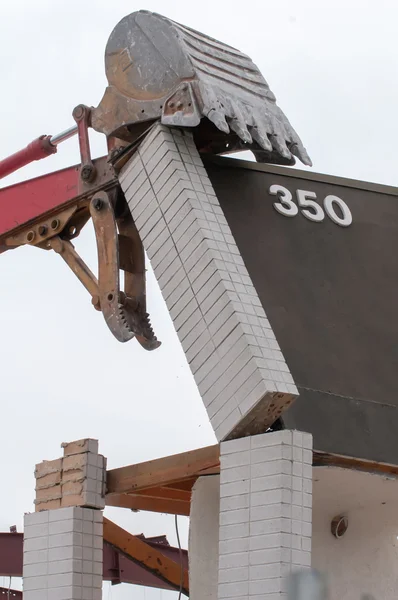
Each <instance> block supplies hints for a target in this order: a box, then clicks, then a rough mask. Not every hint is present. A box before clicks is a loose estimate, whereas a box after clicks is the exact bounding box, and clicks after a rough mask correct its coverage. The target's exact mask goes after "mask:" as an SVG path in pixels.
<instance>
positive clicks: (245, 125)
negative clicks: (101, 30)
mask: <svg viewBox="0 0 398 600" xmlns="http://www.w3.org/2000/svg"><path fill="white" fill-rule="evenodd" d="M105 68H106V74H107V78H108V87H107V88H106V91H105V93H104V96H103V98H102V100H101V102H100V104H99V105H98V107H97V108H89V107H87V106H84V105H78V106H76V108H75V109H74V110H73V118H74V120H75V125H74V126H73V127H71V128H70V129H68V130H67V131H65V132H62V133H60V134H59V135H55V136H48V135H44V136H41V137H39V138H38V139H36V140H34V141H33V142H32V143H31V144H29V145H28V146H27V147H26V148H24V149H23V150H21V151H19V152H17V153H15V154H13V155H11V156H9V157H8V158H6V159H4V160H2V161H0V179H1V178H2V177H5V176H6V175H9V174H10V173H12V172H13V171H15V170H17V169H19V168H21V167H23V166H24V165H26V164H28V163H30V162H33V161H35V160H39V159H41V158H45V157H46V156H49V155H51V154H53V153H55V152H56V151H57V146H58V145H59V144H60V143H61V142H62V141H64V140H66V139H68V138H69V137H71V136H73V135H75V134H77V135H78V140H79V148H80V160H81V162H80V165H77V166H73V167H69V168H67V169H63V170H61V171H57V172H55V173H50V174H48V175H45V176H42V177H38V178H35V179H31V180H29V181H24V182H22V183H18V184H16V185H12V186H9V187H5V188H2V189H0V253H1V252H5V251H7V250H10V249H13V248H17V247H18V246H22V245H31V246H36V247H38V248H41V249H43V250H53V251H55V252H57V253H58V254H59V255H60V256H61V257H62V258H63V260H64V261H65V262H66V264H67V265H68V266H69V267H70V268H71V269H72V271H73V272H74V273H75V275H76V276H77V277H78V278H79V280H80V281H81V282H82V284H83V285H84V287H85V288H86V289H87V291H88V292H89V294H90V295H91V299H92V303H93V306H94V307H95V308H96V309H97V310H100V311H102V313H103V316H104V318H105V321H106V323H107V325H108V327H109V329H110V330H111V331H112V333H113V335H114V336H115V337H116V338H117V339H118V340H119V341H121V342H126V341H128V340H130V339H131V338H133V337H136V338H137V340H138V341H139V342H140V344H141V345H142V346H143V347H144V348H145V349H147V350H152V349H154V348H157V347H158V346H159V345H160V342H159V341H158V340H157V338H156V336H155V335H154V333H153V331H152V328H151V324H150V321H149V317H148V314H147V312H146V291H145V253H144V248H143V246H142V242H141V239H140V236H139V233H138V231H137V228H136V226H135V224H134V221H133V218H132V216H131V213H130V210H129V207H128V204H127V202H126V199H125V197H124V194H123V192H122V190H121V187H120V185H119V181H118V173H119V171H120V169H121V168H122V167H123V165H124V164H126V162H127V161H129V160H130V158H131V156H132V155H133V154H134V152H135V151H136V149H137V147H138V145H139V143H140V141H141V139H142V138H143V137H144V136H145V135H146V134H147V133H148V131H149V130H150V129H151V128H152V126H153V124H154V123H156V122H158V121H160V122H161V123H163V124H165V125H170V126H174V127H185V128H191V129H192V131H193V136H194V140H195V143H196V146H197V148H198V150H199V152H201V153H213V154H227V153H231V152H237V151H239V150H251V151H252V152H253V154H254V156H255V158H256V160H258V161H261V162H271V163H277V164H285V165H292V164H294V163H295V157H298V158H299V159H300V160H301V161H302V162H303V163H305V164H307V165H310V164H311V161H310V158H309V156H308V154H307V152H306V150H305V148H304V147H303V145H302V143H301V140H300V138H299V137H298V135H297V134H296V132H295V131H294V129H293V128H292V126H291V125H290V123H289V121H288V119H287V118H286V116H285V115H284V113H283V112H282V111H281V109H280V108H279V107H278V106H277V104H276V100H275V96H274V94H273V93H272V91H271V90H270V88H269V86H268V84H267V82H266V81H265V79H264V78H263V76H262V75H261V73H260V71H259V70H258V68H257V67H256V65H255V64H254V63H253V62H252V61H251V59H250V58H249V57H248V56H246V55H245V54H242V53H241V52H240V51H239V50H236V49H235V48H231V47H230V46H227V45H225V44H223V43H222V42H219V41H217V40H214V39H213V38H209V37H208V36H205V35H203V34H201V33H199V32H197V31H194V30H192V29H189V28H187V27H184V26H183V25H179V24H177V23H175V22H173V21H171V20H169V19H166V18H165V17H162V16H160V15H157V14H153V13H150V12H148V11H139V12H136V13H133V14H131V15H129V16H127V17H125V18H124V19H122V21H120V23H119V24H118V25H117V26H116V27H115V29H114V30H113V32H112V34H111V36H110V38H109V41H108V44H107V47H106V51H105ZM90 127H92V128H93V129H95V130H96V131H98V132H101V133H102V134H104V135H105V136H106V139H107V145H108V155H107V156H106V157H102V158H98V159H96V160H92V158H91V152H90V143H89V128H90ZM90 218H91V219H92V222H93V225H94V231H95V236H96V241H97V249H98V271H99V272H98V277H96V276H95V275H94V274H93V273H92V272H91V271H90V269H89V268H88V266H87V265H86V264H85V262H84V261H83V260H82V258H81V257H80V256H79V254H78V253H77V252H76V250H75V248H74V245H73V240H74V239H75V238H76V237H77V236H78V235H79V233H80V231H81V229H82V228H83V227H84V225H85V224H86V223H87V221H88V220H89V219H90ZM120 272H123V274H124V285H121V281H120Z"/></svg>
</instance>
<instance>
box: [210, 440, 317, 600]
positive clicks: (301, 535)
mask: <svg viewBox="0 0 398 600" xmlns="http://www.w3.org/2000/svg"><path fill="white" fill-rule="evenodd" d="M220 481H221V485H220V542H219V586H218V598H219V600H224V599H229V598H231V599H235V600H249V599H250V600H276V599H278V600H284V599H285V598H286V579H285V578H286V576H287V575H288V574H289V573H290V572H291V571H294V570H295V569H298V568H308V567H310V565H311V514H312V436H311V435H310V434H307V433H300V432H297V431H277V432H274V433H266V434H261V435H256V436H251V437H246V438H240V439H237V440H232V441H227V442H222V443H221V474H220Z"/></svg>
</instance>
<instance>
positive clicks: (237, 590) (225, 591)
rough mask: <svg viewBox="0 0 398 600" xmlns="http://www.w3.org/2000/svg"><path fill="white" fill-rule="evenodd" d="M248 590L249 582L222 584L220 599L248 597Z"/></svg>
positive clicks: (220, 585) (219, 592)
mask: <svg viewBox="0 0 398 600" xmlns="http://www.w3.org/2000/svg"><path fill="white" fill-rule="evenodd" d="M248 590H249V582H248V581H240V582H238V583H221V584H219V586H218V598H219V600H221V599H224V598H238V597H239V596H243V595H247V594H248Z"/></svg>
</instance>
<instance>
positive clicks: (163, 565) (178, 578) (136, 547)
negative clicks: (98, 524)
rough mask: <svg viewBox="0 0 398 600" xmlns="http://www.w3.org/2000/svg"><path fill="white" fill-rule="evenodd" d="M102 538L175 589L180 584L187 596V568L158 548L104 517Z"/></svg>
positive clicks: (177, 588) (178, 587)
mask: <svg viewBox="0 0 398 600" xmlns="http://www.w3.org/2000/svg"><path fill="white" fill-rule="evenodd" d="M104 540H105V541H106V542H108V544H111V545H112V546H114V548H116V549H117V550H119V551H120V552H122V553H123V554H125V555H126V556H127V557H128V558H130V559H131V560H133V561H135V562H137V563H138V564H139V565H140V566H142V567H144V568H145V569H147V570H148V571H150V572H151V573H154V574H155V575H156V576H157V577H159V578H161V579H163V581H166V582H167V583H168V584H169V585H170V586H172V587H173V588H174V589H175V590H176V591H178V590H179V589H180V586H181V584H182V592H183V594H185V595H186V596H189V579H188V570H187V569H184V568H182V567H181V565H179V564H178V563H176V562H174V561H173V560H171V559H170V558H168V557H166V556H164V555H163V554H162V553H161V552H159V550H157V549H156V548H153V547H152V546H150V545H149V544H146V543H145V542H144V541H143V540H141V539H139V538H137V537H136V536H135V535H132V534H131V533H129V532H128V531H125V530H124V529H122V528H121V527H119V526H118V525H116V523H113V522H112V521H110V520H109V519H107V518H105V517H104Z"/></svg>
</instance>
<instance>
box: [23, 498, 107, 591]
mask: <svg viewBox="0 0 398 600" xmlns="http://www.w3.org/2000/svg"><path fill="white" fill-rule="evenodd" d="M102 545H103V531H102V511H100V510H94V509H90V508H80V507H70V508H61V509H55V510H46V511H42V512H37V513H32V514H28V515H26V516H25V524H24V563H23V590H24V592H23V597H24V600H101V598H102Z"/></svg>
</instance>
